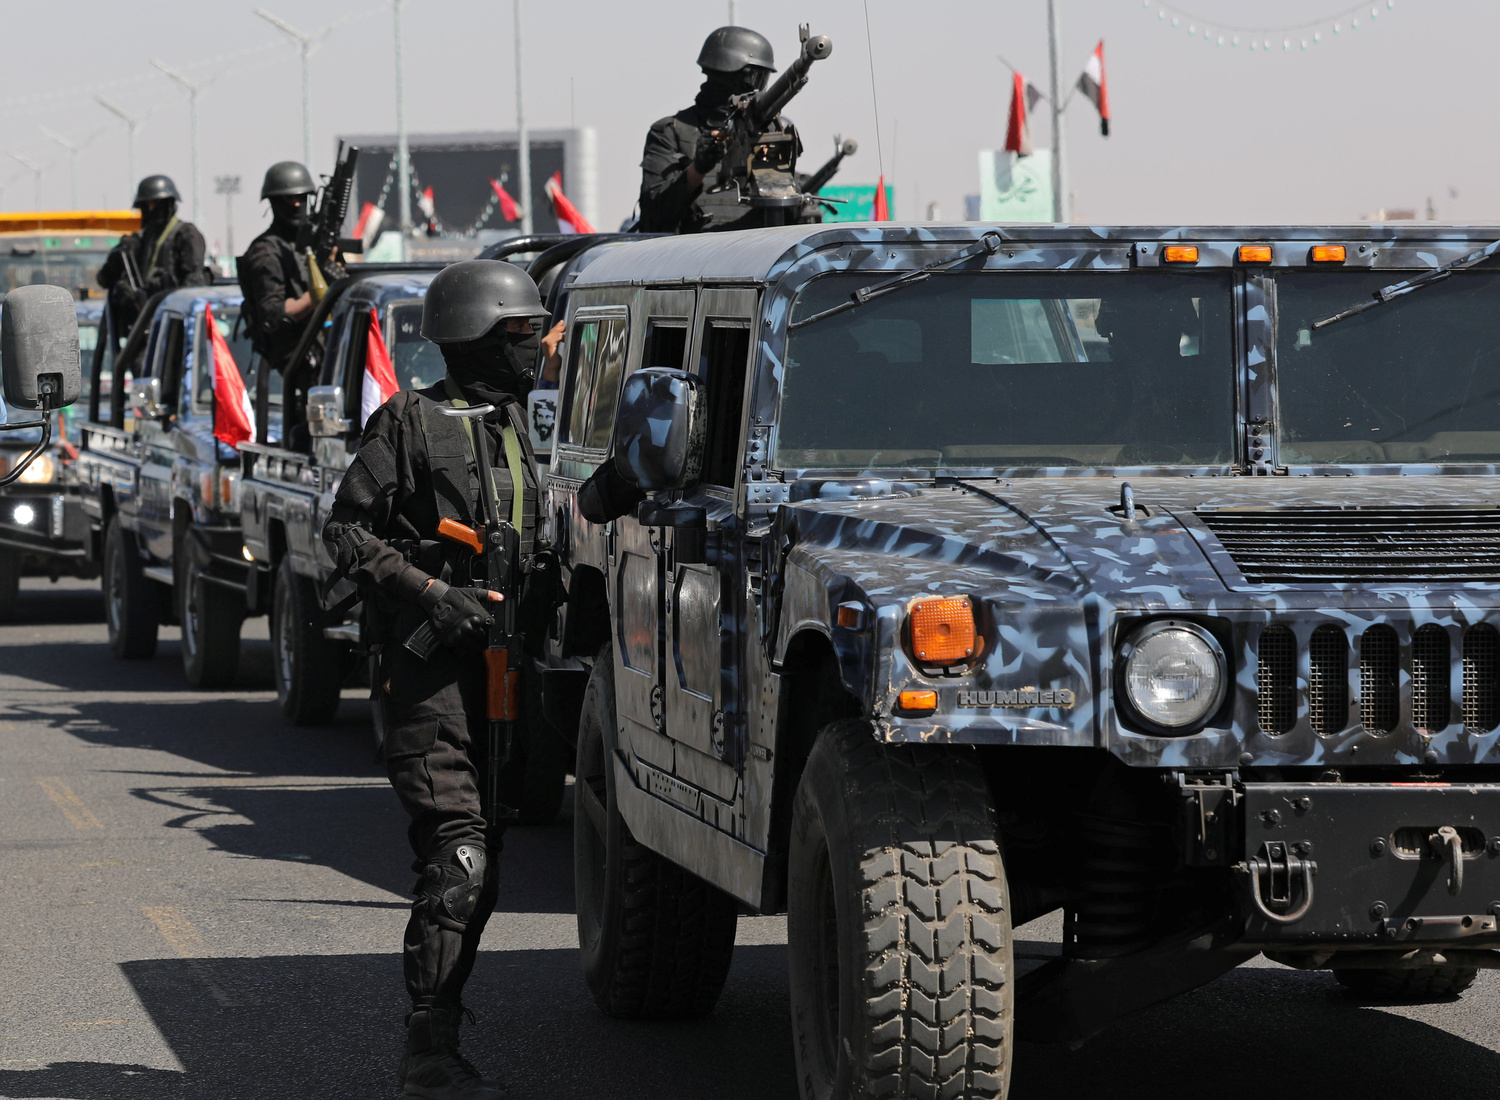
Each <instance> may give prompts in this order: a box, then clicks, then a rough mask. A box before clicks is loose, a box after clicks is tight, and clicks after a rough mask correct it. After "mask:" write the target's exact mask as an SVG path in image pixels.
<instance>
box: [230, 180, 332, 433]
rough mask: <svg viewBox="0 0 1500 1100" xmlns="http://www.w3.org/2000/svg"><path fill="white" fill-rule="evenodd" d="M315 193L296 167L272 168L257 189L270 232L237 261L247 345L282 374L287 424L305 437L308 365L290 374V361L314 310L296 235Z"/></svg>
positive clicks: (310, 182)
mask: <svg viewBox="0 0 1500 1100" xmlns="http://www.w3.org/2000/svg"><path fill="white" fill-rule="evenodd" d="M316 190H317V185H316V184H314V183H313V178H312V174H311V173H310V172H308V170H307V168H306V167H304V166H303V165H301V164H298V163H297V162H296V161H294V160H284V161H281V162H280V163H279V164H273V165H271V167H270V168H269V169H267V170H266V178H265V182H263V183H262V184H261V187H260V197H261V198H263V199H266V200H269V202H270V204H271V225H270V228H268V229H267V230H266V231H265V232H264V233H262V234H261V235H260V236H258V237H256V238H255V240H253V241H251V242H250V247H249V248H247V249H245V254H244V255H243V256H241V257H240V259H239V276H240V289H241V290H242V291H244V294H245V302H244V305H243V306H242V307H241V309H242V311H243V313H244V317H245V322H246V325H247V328H248V331H249V333H250V342H251V345H252V346H253V347H254V348H255V350H256V351H257V352H259V353H260V356H261V359H262V360H263V361H264V362H265V363H266V365H267V366H268V367H269V369H270V370H272V371H276V372H280V373H281V375H282V378H283V379H284V384H285V386H286V397H288V398H290V399H291V400H285V399H284V402H283V409H284V415H285V416H286V423H288V424H292V425H295V426H296V427H297V429H299V430H300V431H301V432H302V433H303V434H304V435H305V432H306V426H305V424H304V423H303V416H302V408H303V405H304V403H305V401H306V389H307V386H308V385H309V384H310V379H309V378H308V377H306V376H307V375H309V373H310V369H311V363H302V364H297V365H296V369H292V368H293V364H291V363H290V362H289V360H290V358H291V355H292V352H293V351H294V350H295V349H296V346H297V341H298V340H299V339H300V338H301V336H302V327H303V322H305V321H306V320H307V318H308V315H309V314H311V313H312V309H313V300H312V294H311V293H310V292H309V290H308V279H307V256H306V255H305V254H303V255H299V254H298V252H297V247H296V246H297V236H298V233H299V232H300V231H301V229H302V227H303V226H304V225H306V224H307V221H308V199H309V197H310V196H311V195H312V194H313V193H314V192H315V191H316ZM314 354H316V349H314ZM287 442H288V445H289V446H291V447H293V448H294V449H296V448H297V447H298V446H299V440H298V439H293V438H288V440H287ZM300 442H301V443H305V440H301V441H300Z"/></svg>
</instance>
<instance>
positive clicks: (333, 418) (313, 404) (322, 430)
mask: <svg viewBox="0 0 1500 1100" xmlns="http://www.w3.org/2000/svg"><path fill="white" fill-rule="evenodd" d="M353 427H354V425H353V424H352V423H350V421H349V420H347V419H346V418H345V417H344V387H343V386H313V387H312V388H311V389H309V390H308V391H307V430H308V432H309V433H310V434H311V435H315V436H335V435H343V434H344V433H345V432H347V431H349V430H350V429H352V428H353Z"/></svg>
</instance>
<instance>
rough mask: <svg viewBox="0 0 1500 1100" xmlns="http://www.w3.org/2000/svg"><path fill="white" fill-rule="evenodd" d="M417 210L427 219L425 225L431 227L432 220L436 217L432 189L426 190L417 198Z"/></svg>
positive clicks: (435, 205)
mask: <svg viewBox="0 0 1500 1100" xmlns="http://www.w3.org/2000/svg"><path fill="white" fill-rule="evenodd" d="M417 209H418V210H420V211H422V216H423V217H424V218H426V219H427V224H428V225H431V224H432V222H433V219H435V218H436V217H437V203H436V202H435V201H433V198H432V188H430V187H429V188H427V190H425V191H423V192H422V193H421V194H420V195H418V196H417Z"/></svg>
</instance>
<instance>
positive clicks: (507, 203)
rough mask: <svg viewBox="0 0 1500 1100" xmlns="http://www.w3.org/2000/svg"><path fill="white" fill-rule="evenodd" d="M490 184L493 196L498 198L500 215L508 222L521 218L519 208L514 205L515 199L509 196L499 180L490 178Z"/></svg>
mask: <svg viewBox="0 0 1500 1100" xmlns="http://www.w3.org/2000/svg"><path fill="white" fill-rule="evenodd" d="M490 186H491V187H493V188H494V189H495V198H497V199H499V200H500V216H501V217H502V218H504V219H505V220H506V221H508V222H518V221H520V220H521V208H520V207H519V206H517V205H516V200H515V199H513V198H511V197H510V192H509V191H507V190H506V189H505V188H504V187H503V186H502V185H501V183H500V181H499V180H490Z"/></svg>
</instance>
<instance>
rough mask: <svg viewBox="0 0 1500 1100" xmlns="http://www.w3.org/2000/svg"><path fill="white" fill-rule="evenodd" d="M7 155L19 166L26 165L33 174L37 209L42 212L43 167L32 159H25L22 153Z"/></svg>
mask: <svg viewBox="0 0 1500 1100" xmlns="http://www.w3.org/2000/svg"><path fill="white" fill-rule="evenodd" d="M7 155H8V156H9V157H10V159H11V160H13V161H16V162H17V163H18V164H24V165H25V166H26V167H27V168H29V169H31V174H32V176H33V177H35V179H36V208H37V210H38V211H40V210H41V208H42V166H41V165H40V164H38V163H37V162H36V161H34V160H32V159H31V158H30V157H23V156H22V155H21V154H20V153H9V154H7Z"/></svg>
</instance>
